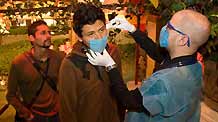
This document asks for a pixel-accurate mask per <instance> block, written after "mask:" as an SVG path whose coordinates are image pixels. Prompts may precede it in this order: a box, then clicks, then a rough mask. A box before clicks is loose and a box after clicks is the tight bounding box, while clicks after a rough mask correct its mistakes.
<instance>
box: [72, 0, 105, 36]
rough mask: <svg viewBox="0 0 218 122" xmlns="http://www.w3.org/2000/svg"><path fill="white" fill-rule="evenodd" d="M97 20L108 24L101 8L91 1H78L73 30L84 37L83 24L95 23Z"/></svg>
mask: <svg viewBox="0 0 218 122" xmlns="http://www.w3.org/2000/svg"><path fill="white" fill-rule="evenodd" d="M97 20H101V21H102V22H104V24H106V23H105V22H106V19H105V15H104V12H103V11H102V9H101V8H99V7H97V6H95V5H93V4H91V3H78V4H77V5H76V10H75V12H74V15H73V30H74V32H75V33H76V34H77V35H78V36H79V37H82V28H83V26H84V25H87V24H89V25H90V24H94V23H95V22H96V21H97Z"/></svg>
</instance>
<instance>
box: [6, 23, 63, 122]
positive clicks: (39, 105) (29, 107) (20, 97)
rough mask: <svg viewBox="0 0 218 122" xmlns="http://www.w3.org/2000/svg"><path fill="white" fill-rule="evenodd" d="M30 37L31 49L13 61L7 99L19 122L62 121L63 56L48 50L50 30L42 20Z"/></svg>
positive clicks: (30, 32)
mask: <svg viewBox="0 0 218 122" xmlns="http://www.w3.org/2000/svg"><path fill="white" fill-rule="evenodd" d="M28 37H29V41H30V42H31V44H32V48H31V49H30V50H28V51H26V52H24V53H22V54H20V55H18V56H16V57H15V59H14V60H13V61H12V64H11V68H10V72H9V77H8V89H7V95H6V98H7V100H8V103H9V104H11V105H13V107H14V108H15V109H16V112H17V114H16V116H17V117H16V118H15V121H16V122H17V121H19V122H26V121H30V122H59V118H58V111H59V106H60V105H59V104H60V103H59V98H58V94H57V91H56V84H57V81H58V73H59V67H60V64H61V61H62V59H63V57H64V55H63V54H61V53H57V52H55V51H53V50H50V49H49V47H50V45H51V31H50V29H49V27H48V25H47V24H46V22H44V21H43V20H38V21H35V22H33V23H32V24H31V25H30V26H29V27H28ZM43 74H44V75H43Z"/></svg>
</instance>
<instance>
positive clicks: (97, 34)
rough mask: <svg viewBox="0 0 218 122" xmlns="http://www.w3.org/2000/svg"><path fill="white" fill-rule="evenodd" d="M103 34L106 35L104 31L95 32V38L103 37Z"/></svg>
mask: <svg viewBox="0 0 218 122" xmlns="http://www.w3.org/2000/svg"><path fill="white" fill-rule="evenodd" d="M103 36H104V35H103V34H102V33H95V39H101V38H103Z"/></svg>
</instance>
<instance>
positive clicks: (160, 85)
mask: <svg viewBox="0 0 218 122" xmlns="http://www.w3.org/2000/svg"><path fill="white" fill-rule="evenodd" d="M209 35H210V22H209V21H208V19H207V17H206V16H204V15H202V14H201V13H198V12H196V11H192V10H181V11H179V12H176V13H175V14H174V15H173V17H172V18H171V20H170V21H169V22H168V23H167V24H166V25H165V26H164V27H163V28H162V29H161V33H160V46H162V47H165V48H166V49H167V51H168V52H169V55H170V60H169V61H167V62H164V64H163V65H162V68H161V69H160V70H158V71H157V72H155V73H153V74H152V76H151V77H150V78H148V79H147V80H144V81H142V86H141V87H140V88H136V89H135V90H132V91H128V89H127V88H126V86H125V84H123V83H122V78H121V77H120V76H119V71H118V70H117V69H116V68H114V65H115V62H114V61H113V59H112V58H111V57H110V55H109V54H108V53H107V51H106V50H104V51H103V53H102V54H100V53H97V52H92V51H91V53H86V54H87V56H88V58H89V62H90V63H92V64H93V65H100V66H105V68H107V69H108V74H109V77H110V80H111V83H112V85H111V86H112V91H113V94H114V95H115V96H116V98H117V99H118V101H120V102H121V103H122V104H123V106H124V107H126V108H127V109H128V110H129V111H128V115H127V118H126V119H127V122H199V121H200V99H201V88H202V72H201V65H200V64H199V63H198V62H197V60H196V55H195V53H196V51H197V49H198V48H199V47H200V46H201V45H202V44H204V43H205V42H206V41H207V39H208V37H209Z"/></svg>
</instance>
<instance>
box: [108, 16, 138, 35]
mask: <svg viewBox="0 0 218 122" xmlns="http://www.w3.org/2000/svg"><path fill="white" fill-rule="evenodd" d="M106 28H107V29H110V28H120V29H123V30H127V31H129V32H131V33H132V32H135V31H136V28H135V26H134V25H132V24H131V23H129V22H128V21H127V20H126V18H125V17H119V16H116V17H115V18H114V19H112V20H111V21H109V23H107V24H106Z"/></svg>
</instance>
